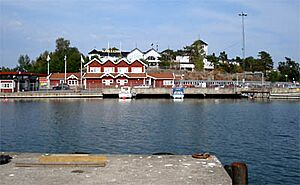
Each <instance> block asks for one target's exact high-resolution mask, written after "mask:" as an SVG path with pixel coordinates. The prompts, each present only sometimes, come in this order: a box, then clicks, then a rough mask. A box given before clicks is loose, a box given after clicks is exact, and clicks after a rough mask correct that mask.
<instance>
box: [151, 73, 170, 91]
mask: <svg viewBox="0 0 300 185" xmlns="http://www.w3.org/2000/svg"><path fill="white" fill-rule="evenodd" d="M147 77H148V85H150V86H152V87H154V88H162V87H166V88H171V87H173V86H174V80H175V76H174V73H148V74H147Z"/></svg>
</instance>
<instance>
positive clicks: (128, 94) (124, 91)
mask: <svg viewBox="0 0 300 185" xmlns="http://www.w3.org/2000/svg"><path fill="white" fill-rule="evenodd" d="M134 96H135V93H133V92H132V91H131V88H130V87H126V86H124V87H121V90H120V91H119V99H132V98H133V97H134Z"/></svg>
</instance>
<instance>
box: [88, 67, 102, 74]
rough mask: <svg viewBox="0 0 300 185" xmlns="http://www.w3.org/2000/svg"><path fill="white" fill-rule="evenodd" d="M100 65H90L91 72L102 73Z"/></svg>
mask: <svg viewBox="0 0 300 185" xmlns="http://www.w3.org/2000/svg"><path fill="white" fill-rule="evenodd" d="M100 71H101V68H100V67H90V73H100Z"/></svg>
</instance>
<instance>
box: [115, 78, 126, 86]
mask: <svg viewBox="0 0 300 185" xmlns="http://www.w3.org/2000/svg"><path fill="white" fill-rule="evenodd" d="M127 83H128V80H127V79H117V84H120V85H125V84H127Z"/></svg>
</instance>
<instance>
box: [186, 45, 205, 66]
mask: <svg viewBox="0 0 300 185" xmlns="http://www.w3.org/2000/svg"><path fill="white" fill-rule="evenodd" d="M203 48H204V42H203V41H202V40H196V41H195V42H194V43H193V44H192V45H190V46H186V47H185V48H184V51H185V52H186V53H187V54H189V56H190V60H191V62H192V63H194V64H195V69H196V70H198V71H199V70H202V69H203V68H204V63H203V60H204V58H205V51H204V49H203Z"/></svg>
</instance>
